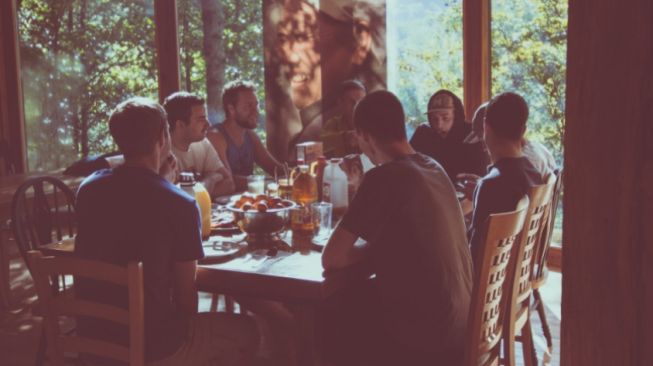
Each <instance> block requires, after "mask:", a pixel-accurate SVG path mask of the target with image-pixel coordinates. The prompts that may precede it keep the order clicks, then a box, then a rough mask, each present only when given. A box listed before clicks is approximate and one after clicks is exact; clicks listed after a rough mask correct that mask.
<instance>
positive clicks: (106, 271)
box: [28, 251, 145, 366]
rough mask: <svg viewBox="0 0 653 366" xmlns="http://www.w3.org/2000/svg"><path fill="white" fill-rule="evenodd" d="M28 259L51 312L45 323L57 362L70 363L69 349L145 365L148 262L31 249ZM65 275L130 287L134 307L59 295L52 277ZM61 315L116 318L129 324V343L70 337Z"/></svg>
mask: <svg viewBox="0 0 653 366" xmlns="http://www.w3.org/2000/svg"><path fill="white" fill-rule="evenodd" d="M28 261H29V263H30V268H31V272H32V277H33V278H34V282H35V283H36V291H37V294H38V298H39V301H40V302H41V303H42V308H43V309H44V311H45V318H44V326H45V331H46V335H47V340H48V345H49V347H48V355H49V358H50V361H51V362H52V364H53V365H55V366H63V365H64V352H74V353H85V354H90V355H95V356H100V357H105V358H110V359H114V360H118V361H121V362H128V363H129V364H130V365H132V366H140V365H144V364H145V353H144V352H145V346H144V339H145V334H144V315H143V312H144V310H143V296H144V295H143V266H142V264H141V263H129V265H128V266H127V267H126V268H125V267H120V266H116V265H112V264H108V263H103V262H98V261H91V260H85V259H77V258H70V257H57V258H55V257H43V256H42V254H41V252H39V251H30V252H29V253H28ZM61 274H68V275H73V276H80V277H85V278H89V279H94V280H97V281H104V282H109V283H112V284H116V285H120V286H125V287H127V289H128V297H129V309H128V310H125V309H122V308H119V307H115V306H111V305H106V304H100V303H95V302H91V301H87V300H78V299H75V298H73V297H72V296H68V295H62V294H60V293H57V292H56V291H55V290H56V287H54V286H53V283H52V277H53V276H56V275H61ZM61 316H89V317H94V318H99V319H103V320H109V321H113V322H116V323H119V324H124V325H127V326H128V327H129V343H130V345H129V347H124V346H121V345H116V344H112V343H109V342H104V341H99V340H94V339H89V338H85V337H81V336H78V335H64V334H62V332H61V329H60V328H59V317H61Z"/></svg>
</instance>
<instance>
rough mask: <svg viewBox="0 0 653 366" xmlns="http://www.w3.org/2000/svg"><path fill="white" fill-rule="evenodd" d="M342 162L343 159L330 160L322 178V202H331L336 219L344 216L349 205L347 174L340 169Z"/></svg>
mask: <svg viewBox="0 0 653 366" xmlns="http://www.w3.org/2000/svg"><path fill="white" fill-rule="evenodd" d="M341 162H342V159H331V160H329V163H328V164H327V166H326V168H324V175H323V177H322V200H323V201H324V202H331V204H332V205H333V216H334V217H341V216H342V215H344V213H345V211H347V207H348V205H349V199H348V198H347V197H348V194H347V190H348V185H347V174H345V171H344V170H342V168H341V167H340V163H341Z"/></svg>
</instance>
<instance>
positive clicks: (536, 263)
mask: <svg viewBox="0 0 653 366" xmlns="http://www.w3.org/2000/svg"><path fill="white" fill-rule="evenodd" d="M555 176H556V181H555V185H554V186H553V193H552V197H551V204H550V205H549V209H548V212H547V215H548V216H547V218H546V221H545V223H546V226H544V227H543V228H542V235H541V238H540V241H539V242H538V247H537V249H536V251H535V256H534V257H533V277H532V280H531V288H532V289H533V304H532V305H531V309H535V310H536V311H537V314H538V315H539V317H540V323H541V324H542V333H544V338H546V345H547V347H548V350H549V353H551V352H553V338H552V336H551V329H550V328H549V323H548V322H547V320H546V313H545V311H544V303H543V302H542V296H541V295H540V290H539V289H540V287H542V286H543V285H544V284H545V283H546V279H547V277H548V274H549V270H548V268H547V256H548V254H549V248H550V246H551V236H552V233H553V227H554V226H555V220H556V213H557V211H558V202H559V200H560V193H561V190H562V170H556V171H555Z"/></svg>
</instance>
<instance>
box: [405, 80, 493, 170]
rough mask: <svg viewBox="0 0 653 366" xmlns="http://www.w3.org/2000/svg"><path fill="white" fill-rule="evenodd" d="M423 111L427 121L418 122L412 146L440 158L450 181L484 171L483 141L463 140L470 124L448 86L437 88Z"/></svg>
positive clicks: (461, 106) (469, 128) (460, 103)
mask: <svg viewBox="0 0 653 366" xmlns="http://www.w3.org/2000/svg"><path fill="white" fill-rule="evenodd" d="M426 114H427V116H428V123H423V124H421V125H420V126H419V127H418V128H417V130H416V131H415V133H414V134H413V137H412V138H411V140H410V144H411V145H412V146H413V148H414V149H415V150H416V151H418V152H421V153H422V154H425V155H428V156H430V157H432V158H433V159H435V160H436V161H437V162H439V163H440V164H441V165H442V167H443V168H444V169H445V171H446V172H447V175H448V176H449V179H451V181H455V179H456V176H457V175H458V174H461V173H472V174H476V175H482V174H484V173H485V169H486V162H487V158H486V156H487V155H486V153H485V152H484V151H483V144H482V143H480V142H478V143H475V144H465V143H463V140H464V139H465V137H466V136H467V135H468V134H469V132H470V131H471V126H470V125H469V124H468V123H467V122H465V110H464V109H463V104H462V102H461V101H460V99H459V98H458V97H457V96H456V95H455V94H453V93H452V92H450V91H448V90H439V91H437V92H436V93H435V94H433V96H431V99H430V100H429V103H428V110H427V112H426Z"/></svg>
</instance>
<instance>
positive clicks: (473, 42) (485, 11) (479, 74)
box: [463, 0, 492, 121]
mask: <svg viewBox="0 0 653 366" xmlns="http://www.w3.org/2000/svg"><path fill="white" fill-rule="evenodd" d="M491 7H492V6H491V4H490V1H489V0H463V93H464V104H465V115H466V116H467V119H468V120H470V121H471V119H472V116H473V115H474V112H475V111H476V108H478V106H479V105H481V103H483V102H485V101H487V100H488V99H490V82H491V80H490V71H491V70H490V61H491V58H490V57H491V56H490V11H491Z"/></svg>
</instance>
